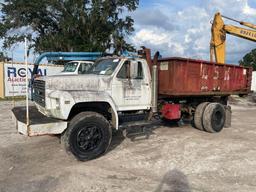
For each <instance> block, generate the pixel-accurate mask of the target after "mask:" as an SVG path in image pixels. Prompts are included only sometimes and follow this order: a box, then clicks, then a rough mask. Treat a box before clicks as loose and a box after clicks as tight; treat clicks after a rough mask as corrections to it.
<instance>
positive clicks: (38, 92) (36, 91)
mask: <svg viewBox="0 0 256 192" xmlns="http://www.w3.org/2000/svg"><path fill="white" fill-rule="evenodd" d="M33 100H34V101H35V102H36V103H37V104H39V105H40V106H42V107H45V81H42V80H35V81H34V83H33Z"/></svg>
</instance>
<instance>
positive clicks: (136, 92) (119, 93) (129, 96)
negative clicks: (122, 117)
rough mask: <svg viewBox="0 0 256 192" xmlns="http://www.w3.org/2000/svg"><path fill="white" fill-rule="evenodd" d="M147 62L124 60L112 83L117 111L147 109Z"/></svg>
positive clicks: (148, 89)
mask: <svg viewBox="0 0 256 192" xmlns="http://www.w3.org/2000/svg"><path fill="white" fill-rule="evenodd" d="M146 69H147V63H145V62H143V61H137V60H126V61H125V62H124V63H123V65H122V67H121V68H120V70H119V71H118V73H117V74H116V77H115V78H114V79H113V83H112V97H113V99H114V100H115V103H116V105H117V108H118V110H119V111H125V110H142V109H149V108H150V106H151V88H150V87H151V79H150V77H149V76H148V74H149V73H148V71H147V70H146Z"/></svg>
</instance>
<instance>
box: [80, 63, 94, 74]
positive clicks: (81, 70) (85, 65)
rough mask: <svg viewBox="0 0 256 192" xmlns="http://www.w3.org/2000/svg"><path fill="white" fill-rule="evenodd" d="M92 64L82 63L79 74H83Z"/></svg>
mask: <svg viewBox="0 0 256 192" xmlns="http://www.w3.org/2000/svg"><path fill="white" fill-rule="evenodd" d="M90 66H91V64H89V63H81V64H80V66H79V69H78V74H82V73H85V72H87V71H88V69H89V68H90Z"/></svg>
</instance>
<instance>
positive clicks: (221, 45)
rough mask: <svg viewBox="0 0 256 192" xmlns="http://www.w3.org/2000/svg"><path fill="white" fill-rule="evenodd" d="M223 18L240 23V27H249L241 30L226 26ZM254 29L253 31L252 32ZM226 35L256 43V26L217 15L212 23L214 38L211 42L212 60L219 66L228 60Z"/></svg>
mask: <svg viewBox="0 0 256 192" xmlns="http://www.w3.org/2000/svg"><path fill="white" fill-rule="evenodd" d="M222 18H225V19H229V20H232V21H235V22H238V23H239V24H240V25H243V26H246V27H249V28H251V29H247V28H241V27H237V26H234V25H225V24H224V21H223V19H222ZM252 29H253V30H252ZM226 34H231V35H234V36H237V37H240V38H243V39H247V40H250V41H254V42H256V25H254V24H251V23H248V22H243V21H237V20H235V19H232V18H229V17H226V16H223V15H221V14H220V13H216V14H215V16H214V20H213V22H212V37H211V42H210V60H211V61H212V62H213V61H215V62H217V63H219V64H224V63H225V58H226Z"/></svg>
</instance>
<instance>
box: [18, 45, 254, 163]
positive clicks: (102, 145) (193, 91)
mask: <svg viewBox="0 0 256 192" xmlns="http://www.w3.org/2000/svg"><path fill="white" fill-rule="evenodd" d="M219 74H223V75H219ZM224 74H225V75H224ZM237 77H239V81H238V80H237V79H236V78H237ZM250 78H251V71H250V69H249V68H243V67H239V66H233V65H226V66H224V65H218V64H216V63H211V62H207V61H198V60H192V59H184V58H162V59H158V53H156V54H155V56H154V59H153V60H151V56H150V50H149V49H146V48H144V49H143V50H142V51H140V52H139V55H138V56H137V57H119V56H111V57H103V58H100V59H98V60H97V61H96V62H95V64H94V65H93V67H91V68H90V70H89V71H87V72H85V73H84V74H78V75H58V76H46V77H39V78H37V79H35V80H34V84H33V88H34V95H33V96H34V97H33V98H34V102H35V105H36V107H37V109H38V110H39V111H40V113H42V114H43V117H40V118H39V119H36V120H35V119H34V120H31V124H30V125H29V126H28V127H25V126H21V128H20V130H21V131H20V132H22V133H24V134H27V135H30V136H32V135H44V134H61V142H62V143H63V144H64V146H65V148H66V150H68V151H71V152H72V154H73V155H74V156H75V157H76V158H77V159H79V160H81V161H85V160H89V159H93V158H96V157H98V156H100V155H102V154H103V153H104V152H106V151H107V149H108V147H109V145H110V142H111V139H112V130H113V129H115V130H117V129H120V128H122V127H127V126H130V125H146V124H150V123H151V122H152V121H153V120H155V119H159V118H161V119H163V120H165V121H171V120H173V121H178V120H180V119H182V118H187V119H191V120H192V122H193V126H194V127H196V128H197V129H200V130H203V131H207V132H209V133H216V132H219V131H221V130H222V128H223V127H224V126H226V127H228V126H230V119H231V116H230V115H231V113H230V108H229V107H228V106H227V98H228V96H229V95H231V94H247V93H249V91H250V88H249V86H250V84H249V83H248V82H249V81H248V79H250ZM231 85H232V86H231ZM17 113H18V114H22V113H21V112H20V111H18V112H17ZM31 114H32V115H33V114H35V112H33V113H31ZM44 117H45V118H44ZM46 117H47V118H48V117H49V119H50V120H48V119H47V118H46ZM31 118H32V117H31ZM17 119H18V118H17ZM18 121H19V119H18ZM43 121H44V122H46V123H47V125H46V126H43V125H42V122H43ZM35 122H40V123H41V124H39V125H38V124H36V123H35Z"/></svg>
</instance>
